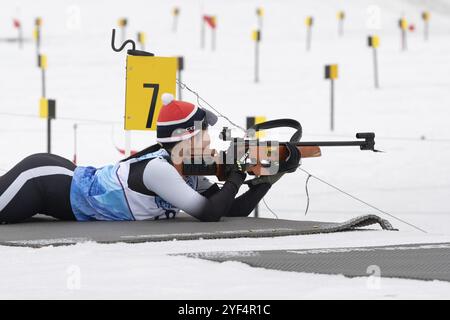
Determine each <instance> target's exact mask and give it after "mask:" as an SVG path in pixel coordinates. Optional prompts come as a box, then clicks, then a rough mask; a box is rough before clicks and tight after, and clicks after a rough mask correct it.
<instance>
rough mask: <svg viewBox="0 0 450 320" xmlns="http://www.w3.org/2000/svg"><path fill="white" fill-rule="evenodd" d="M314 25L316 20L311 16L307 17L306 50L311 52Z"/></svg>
mask: <svg viewBox="0 0 450 320" xmlns="http://www.w3.org/2000/svg"><path fill="white" fill-rule="evenodd" d="M313 23H314V18H313V17H311V16H308V17H306V19H305V24H306V50H307V51H309V50H310V49H311V36H312V34H311V33H312V26H313Z"/></svg>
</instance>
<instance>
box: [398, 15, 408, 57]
mask: <svg viewBox="0 0 450 320" xmlns="http://www.w3.org/2000/svg"><path fill="white" fill-rule="evenodd" d="M398 26H399V28H400V32H401V48H402V50H403V51H405V50H406V49H407V42H406V30H407V29H408V22H407V21H406V19H405V18H401V19H400V20H398Z"/></svg>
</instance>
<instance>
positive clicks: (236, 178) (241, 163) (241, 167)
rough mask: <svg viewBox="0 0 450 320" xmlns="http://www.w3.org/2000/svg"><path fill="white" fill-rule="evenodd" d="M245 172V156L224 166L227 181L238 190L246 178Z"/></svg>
mask: <svg viewBox="0 0 450 320" xmlns="http://www.w3.org/2000/svg"><path fill="white" fill-rule="evenodd" d="M246 170H247V164H246V163H245V156H244V157H243V158H242V159H237V160H235V161H234V163H232V164H227V165H225V175H226V177H227V181H231V182H233V184H234V185H236V187H237V188H238V189H239V188H240V186H241V185H242V183H244V181H245V178H246V177H247V174H246Z"/></svg>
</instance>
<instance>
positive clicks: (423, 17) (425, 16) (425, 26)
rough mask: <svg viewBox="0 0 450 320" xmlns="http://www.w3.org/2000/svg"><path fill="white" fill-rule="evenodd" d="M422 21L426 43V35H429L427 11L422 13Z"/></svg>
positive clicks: (428, 15)
mask: <svg viewBox="0 0 450 320" xmlns="http://www.w3.org/2000/svg"><path fill="white" fill-rule="evenodd" d="M422 20H423V23H424V28H423V36H424V39H425V41H427V40H428V33H429V23H430V13H429V12H428V11H424V12H422Z"/></svg>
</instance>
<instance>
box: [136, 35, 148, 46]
mask: <svg viewBox="0 0 450 320" xmlns="http://www.w3.org/2000/svg"><path fill="white" fill-rule="evenodd" d="M146 38H147V37H146V35H145V32H138V34H137V40H138V42H139V44H140V45H141V50H145V42H146V40H147V39H146Z"/></svg>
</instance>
